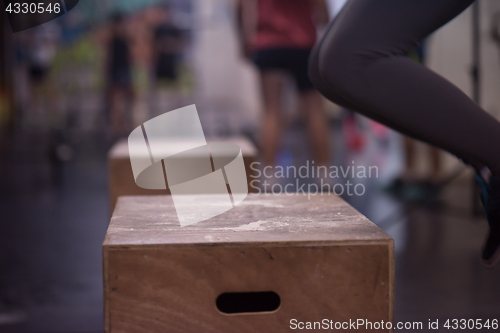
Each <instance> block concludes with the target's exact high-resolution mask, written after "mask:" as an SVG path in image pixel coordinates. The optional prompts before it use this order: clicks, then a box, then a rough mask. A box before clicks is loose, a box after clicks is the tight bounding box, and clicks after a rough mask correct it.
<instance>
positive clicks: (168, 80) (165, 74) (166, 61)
mask: <svg viewBox="0 0 500 333" xmlns="http://www.w3.org/2000/svg"><path fill="white" fill-rule="evenodd" d="M158 13H159V16H160V22H159V24H158V25H156V26H155V27H154V30H153V40H152V41H153V46H152V58H153V59H152V63H153V69H152V70H153V73H152V74H153V86H154V93H155V95H156V96H155V97H156V99H157V101H158V99H159V96H158V95H159V92H160V89H161V88H168V89H170V90H172V94H170V96H169V100H170V101H171V102H172V101H173V102H174V103H175V104H178V105H172V106H168V108H171V109H173V108H177V107H180V106H181V104H182V100H183V94H182V91H181V89H180V83H179V77H180V65H181V60H182V54H183V51H184V49H185V44H186V39H185V34H184V31H183V30H182V29H180V28H179V27H178V26H177V25H176V24H175V22H174V15H173V10H172V8H171V7H170V6H167V5H163V6H159V7H158ZM160 108H161V107H160Z"/></svg>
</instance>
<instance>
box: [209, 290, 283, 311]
mask: <svg viewBox="0 0 500 333" xmlns="http://www.w3.org/2000/svg"><path fill="white" fill-rule="evenodd" d="M215 304H216V305H217V309H219V311H220V312H222V313H226V314H238V313H258V312H272V311H276V310H277V309H278V308H279V306H280V304H281V299H280V297H279V295H278V294H276V293H275V292H274V291H257V292H241V293H223V294H220V295H219V297H217V300H216V301H215Z"/></svg>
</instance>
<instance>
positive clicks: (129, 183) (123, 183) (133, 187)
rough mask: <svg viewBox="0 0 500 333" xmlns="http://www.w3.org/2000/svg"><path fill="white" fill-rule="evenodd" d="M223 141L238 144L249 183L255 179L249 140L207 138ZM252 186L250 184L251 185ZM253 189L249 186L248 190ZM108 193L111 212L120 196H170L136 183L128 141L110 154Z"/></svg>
mask: <svg viewBox="0 0 500 333" xmlns="http://www.w3.org/2000/svg"><path fill="white" fill-rule="evenodd" d="M214 141H222V142H232V143H236V144H237V145H238V146H239V147H240V148H241V153H242V155H243V161H244V163H245V170H246V173H247V181H248V183H249V182H250V181H252V180H253V179H254V178H251V177H250V176H251V175H252V174H253V173H252V172H253V170H252V169H251V168H250V165H251V164H252V163H253V162H255V161H256V158H257V149H256V148H255V146H254V145H253V144H252V142H250V141H249V140H248V139H246V138H245V137H242V136H234V137H228V138H207V142H209V143H210V142H214ZM249 184H250V183H249ZM251 189H252V188H251V187H250V186H249V188H248V190H249V191H250V190H251ZM108 193H109V203H110V211H111V212H112V211H113V208H114V207H115V205H116V201H117V199H118V197H119V196H122V195H165V194H170V190H169V189H168V188H167V189H166V190H149V189H144V188H141V187H139V186H137V184H136V183H135V180H134V175H133V173H132V166H131V164H130V157H129V152H128V143H127V140H126V139H124V140H120V141H118V142H117V143H116V144H115V145H114V146H113V147H112V148H111V149H110V151H109V153H108Z"/></svg>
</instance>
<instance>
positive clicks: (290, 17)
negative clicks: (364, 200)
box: [239, 0, 329, 166]
mask: <svg viewBox="0 0 500 333" xmlns="http://www.w3.org/2000/svg"><path fill="white" fill-rule="evenodd" d="M239 9H240V11H239V14H240V15H239V18H240V20H239V21H240V33H241V37H242V43H243V45H242V46H243V49H244V51H245V54H246V56H247V57H248V58H250V59H252V60H253V62H254V64H255V65H256V66H257V68H258V69H259V72H260V80H261V85H262V94H263V98H264V109H265V111H264V116H263V121H262V137H261V150H262V153H263V157H264V162H265V163H266V164H267V165H270V166H274V165H275V155H276V152H277V151H278V149H279V143H280V137H281V132H282V130H283V129H282V121H281V120H280V117H281V112H282V111H281V109H282V107H281V93H282V87H283V82H284V81H283V77H282V75H281V72H287V73H288V74H290V75H291V76H292V77H293V78H294V80H295V82H296V85H297V90H298V93H299V102H300V104H301V105H300V106H301V107H300V109H302V110H303V111H304V116H305V120H306V123H307V130H308V134H309V137H310V141H311V144H312V151H313V154H314V157H315V160H316V163H317V164H318V165H325V166H326V165H327V163H328V162H329V157H328V122H327V119H326V115H325V112H324V110H323V107H322V101H321V96H320V94H319V93H318V92H317V91H316V90H315V88H314V87H313V85H312V83H311V81H310V80H309V75H308V70H307V69H308V60H309V54H310V52H311V49H312V47H313V46H314V44H315V43H316V25H317V24H326V23H327V22H328V10H327V6H326V3H325V1H324V0H240V2H239Z"/></svg>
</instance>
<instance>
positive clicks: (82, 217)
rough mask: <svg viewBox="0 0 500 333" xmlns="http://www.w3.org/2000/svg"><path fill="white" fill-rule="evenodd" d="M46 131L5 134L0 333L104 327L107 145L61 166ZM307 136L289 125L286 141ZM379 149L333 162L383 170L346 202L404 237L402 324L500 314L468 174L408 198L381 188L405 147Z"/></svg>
mask: <svg viewBox="0 0 500 333" xmlns="http://www.w3.org/2000/svg"><path fill="white" fill-rule="evenodd" d="M333 127H334V128H335V127H336V125H335V124H334V125H333ZM294 131H298V134H297V133H295V132H294ZM46 137H47V136H46V135H43V134H35V133H32V132H30V133H24V132H23V131H18V132H17V133H16V134H12V133H11V134H3V138H2V140H0V142H1V143H0V189H1V190H0V198H1V199H0V212H1V219H0V221H1V223H0V272H1V273H0V332H12V333H20V332H23V333H31V332H40V333H41V332H82V333H83V332H102V328H103V299H102V259H101V244H102V241H103V239H104V235H105V233H106V227H107V223H108V219H109V212H108V201H107V200H108V199H107V176H106V153H107V150H108V149H109V147H110V143H105V144H103V142H106V141H107V140H106V139H105V136H104V135H102V134H100V133H77V135H75V136H74V137H78V140H73V141H72V148H73V156H72V158H71V159H70V160H69V161H68V162H65V163H60V162H57V161H56V160H55V159H53V158H52V157H51V155H50V154H49V153H48V151H49V148H48V147H50V144H51V142H49V141H48V140H47V139H46ZM337 139H338V136H337ZM304 141H305V140H304V138H303V135H302V134H301V133H300V129H293V128H292V129H291V130H290V131H289V133H288V134H287V136H286V139H285V147H300V145H301V144H303V142H304ZM336 142H337V146H340V145H342V143H341V140H336ZM337 148H338V147H337ZM377 149H378V150H377ZM380 149H382V148H376V147H375V148H374V147H372V148H369V149H366V150H365V151H363V152H360V153H359V154H358V155H356V156H354V157H353V155H352V154H349V153H345V154H342V155H341V154H337V159H341V160H343V161H349V160H350V159H352V158H356V160H358V159H360V158H361V159H363V160H364V161H367V160H368V161H375V162H376V163H379V164H380V166H381V167H380V170H381V175H380V177H379V178H378V179H375V180H373V179H372V180H370V181H369V183H367V184H366V185H367V186H366V189H367V193H366V194H365V195H364V196H362V197H358V198H356V200H354V198H347V199H350V200H348V201H349V202H350V203H351V204H352V205H353V206H354V207H355V208H357V209H358V210H359V211H360V212H362V213H363V214H365V215H366V216H367V217H368V218H370V219H371V220H372V221H373V222H375V223H376V224H378V225H379V226H380V227H381V228H383V229H384V230H386V231H387V232H388V233H389V234H391V236H392V237H394V239H395V241H396V304H395V320H396V321H412V322H416V321H419V322H423V323H424V325H426V323H427V322H428V320H429V319H431V320H436V319H439V320H440V323H441V322H444V321H445V320H447V319H454V318H456V319H462V318H464V319H483V320H486V319H490V320H491V319H494V318H496V319H500V318H499V317H498V315H499V306H500V301H499V300H500V284H499V283H498V281H500V267H495V268H493V269H487V268H484V267H482V266H481V264H480V262H479V258H478V254H479V249H480V247H481V244H482V241H483V237H484V234H485V232H486V222H485V221H484V220H483V218H481V217H480V216H479V217H478V216H473V215H472V213H471V212H472V208H471V196H472V194H471V184H470V182H469V181H455V182H452V183H451V184H449V185H448V186H447V187H446V188H445V189H444V190H443V193H442V198H443V200H442V203H441V204H439V205H422V204H416V203H412V204H409V203H404V202H401V201H400V200H398V199H395V198H393V197H391V196H390V195H388V194H387V193H386V192H384V191H383V190H382V188H383V187H384V183H385V185H387V182H388V180H390V178H391V177H394V176H395V174H394V173H395V172H396V171H395V170H396V169H395V168H391V167H390V166H391V165H394V164H395V163H397V162H396V160H397V156H398V154H399V155H400V151H399V149H400V148H398V146H397V145H395V146H394V147H390V145H389V148H387V147H385V148H383V149H385V150H386V151H388V152H389V153H386V154H383V153H381V152H380ZM305 158H306V157H304V159H305ZM495 316H496V317H495ZM424 327H425V326H424ZM402 331H404V330H401V332H402ZM484 331H485V332H489V330H484ZM478 332H479V330H478Z"/></svg>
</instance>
